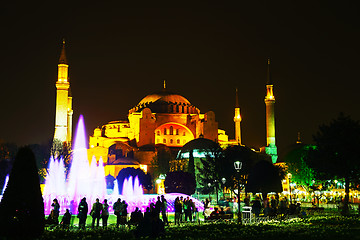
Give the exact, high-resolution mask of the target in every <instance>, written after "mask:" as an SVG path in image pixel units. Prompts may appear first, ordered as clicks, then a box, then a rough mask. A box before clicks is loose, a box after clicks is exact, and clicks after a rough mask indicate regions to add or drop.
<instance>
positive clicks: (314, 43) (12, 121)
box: [0, 0, 360, 151]
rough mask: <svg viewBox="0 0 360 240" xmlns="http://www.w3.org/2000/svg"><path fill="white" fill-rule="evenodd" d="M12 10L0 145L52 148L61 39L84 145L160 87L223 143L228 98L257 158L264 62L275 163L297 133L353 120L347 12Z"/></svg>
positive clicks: (152, 7)
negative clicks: (208, 116)
mask: <svg viewBox="0 0 360 240" xmlns="http://www.w3.org/2000/svg"><path fill="white" fill-rule="evenodd" d="M11 2H12V1H6V3H2V6H1V9H0V29H1V35H0V36H1V38H0V44H1V52H0V54H1V55H0V59H1V60H0V61H1V65H0V70H1V71H0V74H1V82H0V83H1V85H0V86H1V87H0V90H1V94H0V106H1V115H0V116H1V117H0V139H3V140H4V141H6V142H15V143H18V144H20V145H22V144H29V143H45V142H47V141H48V140H49V139H51V138H52V137H53V132H54V121H55V97H56V88H55V82H56V80H57V63H58V59H59V54H60V50H61V42H62V40H61V39H62V38H63V37H65V38H66V41H67V57H68V62H69V65H70V70H69V74H70V78H71V79H70V82H71V88H72V94H73V109H74V125H75V124H76V122H77V120H78V116H79V114H83V115H84V118H85V123H86V127H87V131H88V133H92V131H93V129H94V128H95V127H96V126H98V125H101V124H105V123H107V122H109V121H112V120H119V119H126V117H127V113H128V110H129V109H130V108H132V107H133V106H134V105H136V104H137V103H138V102H139V101H140V100H141V99H142V98H143V97H145V96H146V95H147V94H150V93H152V92H155V91H158V90H160V89H161V88H162V82H163V79H166V81H167V87H168V89H169V90H172V91H175V92H177V93H179V94H181V95H183V96H185V97H186V98H187V99H188V100H189V101H190V102H191V103H192V104H193V105H195V106H197V107H198V108H199V109H200V110H201V112H202V113H205V112H206V111H209V110H213V111H214V112H215V114H216V119H217V121H218V122H219V128H221V129H224V130H226V132H227V133H228V135H229V136H230V137H231V138H233V137H234V124H233V116H234V103H235V88H236V87H238V88H239V98H240V99H239V102H240V107H241V113H242V117H243V121H242V139H243V143H245V144H246V145H248V146H253V147H256V148H258V147H260V146H263V145H264V144H265V104H264V97H265V93H266V91H265V81H266V59H267V57H268V56H270V57H271V59H272V65H271V66H272V69H271V71H272V78H273V81H274V83H275V84H274V91H275V97H276V107H275V109H276V137H277V144H278V147H279V150H280V151H281V150H282V149H284V148H285V147H286V146H288V145H290V144H292V143H294V142H295V141H296V137H297V132H298V131H300V132H301V135H302V139H303V142H306V143H311V142H312V135H313V134H314V133H315V132H316V130H317V128H318V126H319V125H320V124H322V123H328V122H329V121H330V120H331V119H333V118H335V117H337V115H338V113H339V112H341V111H342V112H345V113H346V114H348V115H350V116H351V117H352V118H353V119H356V120H358V119H360V112H359V106H358V104H359V94H357V93H358V91H359V89H360V83H359V82H360V79H359V59H360V54H359V53H360V47H359V43H360V34H359V33H360V25H359V18H360V17H359V16H360V12H359V4H358V3H356V1H343V0H342V1H325V0H324V1H308V2H307V1H282V2H279V1H216V2H215V1H207V2H205V1H191V2H190V1H189V2H187V1H164V2H159V1H146V2H145V1H144V2H141V1H131V2H133V4H129V3H128V4H123V3H121V2H125V1H113V2H105V1H96V2H91V1H86V2H82V3H78V4H74V3H71V2H67V1H58V2H57V4H56V5H54V3H55V1H45V2H34V1H28V3H22V2H17V3H16V2H15V3H11ZM129 2H130V1H129ZM194 2H196V3H194ZM241 2H247V3H246V4H242V3H241ZM249 2H251V3H249Z"/></svg>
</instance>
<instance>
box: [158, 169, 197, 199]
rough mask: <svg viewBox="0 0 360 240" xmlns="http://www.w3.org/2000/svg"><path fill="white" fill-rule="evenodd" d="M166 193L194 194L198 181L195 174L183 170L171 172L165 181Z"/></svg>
mask: <svg viewBox="0 0 360 240" xmlns="http://www.w3.org/2000/svg"><path fill="white" fill-rule="evenodd" d="M164 185H165V192H166V193H184V194H187V195H192V194H194V193H195V188H196V182H195V178H194V176H193V174H191V173H188V172H183V171H177V172H169V173H168V174H167V175H166V178H165V181H164Z"/></svg>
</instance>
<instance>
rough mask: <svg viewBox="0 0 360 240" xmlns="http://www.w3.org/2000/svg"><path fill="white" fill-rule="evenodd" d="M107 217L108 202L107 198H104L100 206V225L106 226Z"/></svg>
mask: <svg viewBox="0 0 360 240" xmlns="http://www.w3.org/2000/svg"><path fill="white" fill-rule="evenodd" d="M108 218H109V204H108V203H107V200H106V199H104V204H103V206H102V211H101V219H102V225H103V227H104V228H105V227H106V226H107V223H108Z"/></svg>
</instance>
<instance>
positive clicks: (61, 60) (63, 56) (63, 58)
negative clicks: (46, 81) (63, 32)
mask: <svg viewBox="0 0 360 240" xmlns="http://www.w3.org/2000/svg"><path fill="white" fill-rule="evenodd" d="M59 64H68V62H67V59H66V53H65V38H63V41H62V49H61V53H60V58H59Z"/></svg>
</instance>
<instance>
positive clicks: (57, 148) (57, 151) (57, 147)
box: [47, 139, 72, 174]
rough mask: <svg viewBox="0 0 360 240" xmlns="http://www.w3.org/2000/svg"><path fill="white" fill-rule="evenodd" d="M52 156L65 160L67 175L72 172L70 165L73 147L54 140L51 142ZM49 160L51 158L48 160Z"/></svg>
mask: <svg viewBox="0 0 360 240" xmlns="http://www.w3.org/2000/svg"><path fill="white" fill-rule="evenodd" d="M50 146H51V148H50V149H49V150H50V156H51V157H53V158H54V159H55V158H58V159H63V161H64V166H65V170H66V174H68V172H69V171H70V165H71V164H70V163H71V158H72V149H71V146H70V145H68V144H67V143H66V142H64V143H63V142H62V141H60V140H59V139H54V140H53V141H50ZM47 160H49V158H47Z"/></svg>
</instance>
